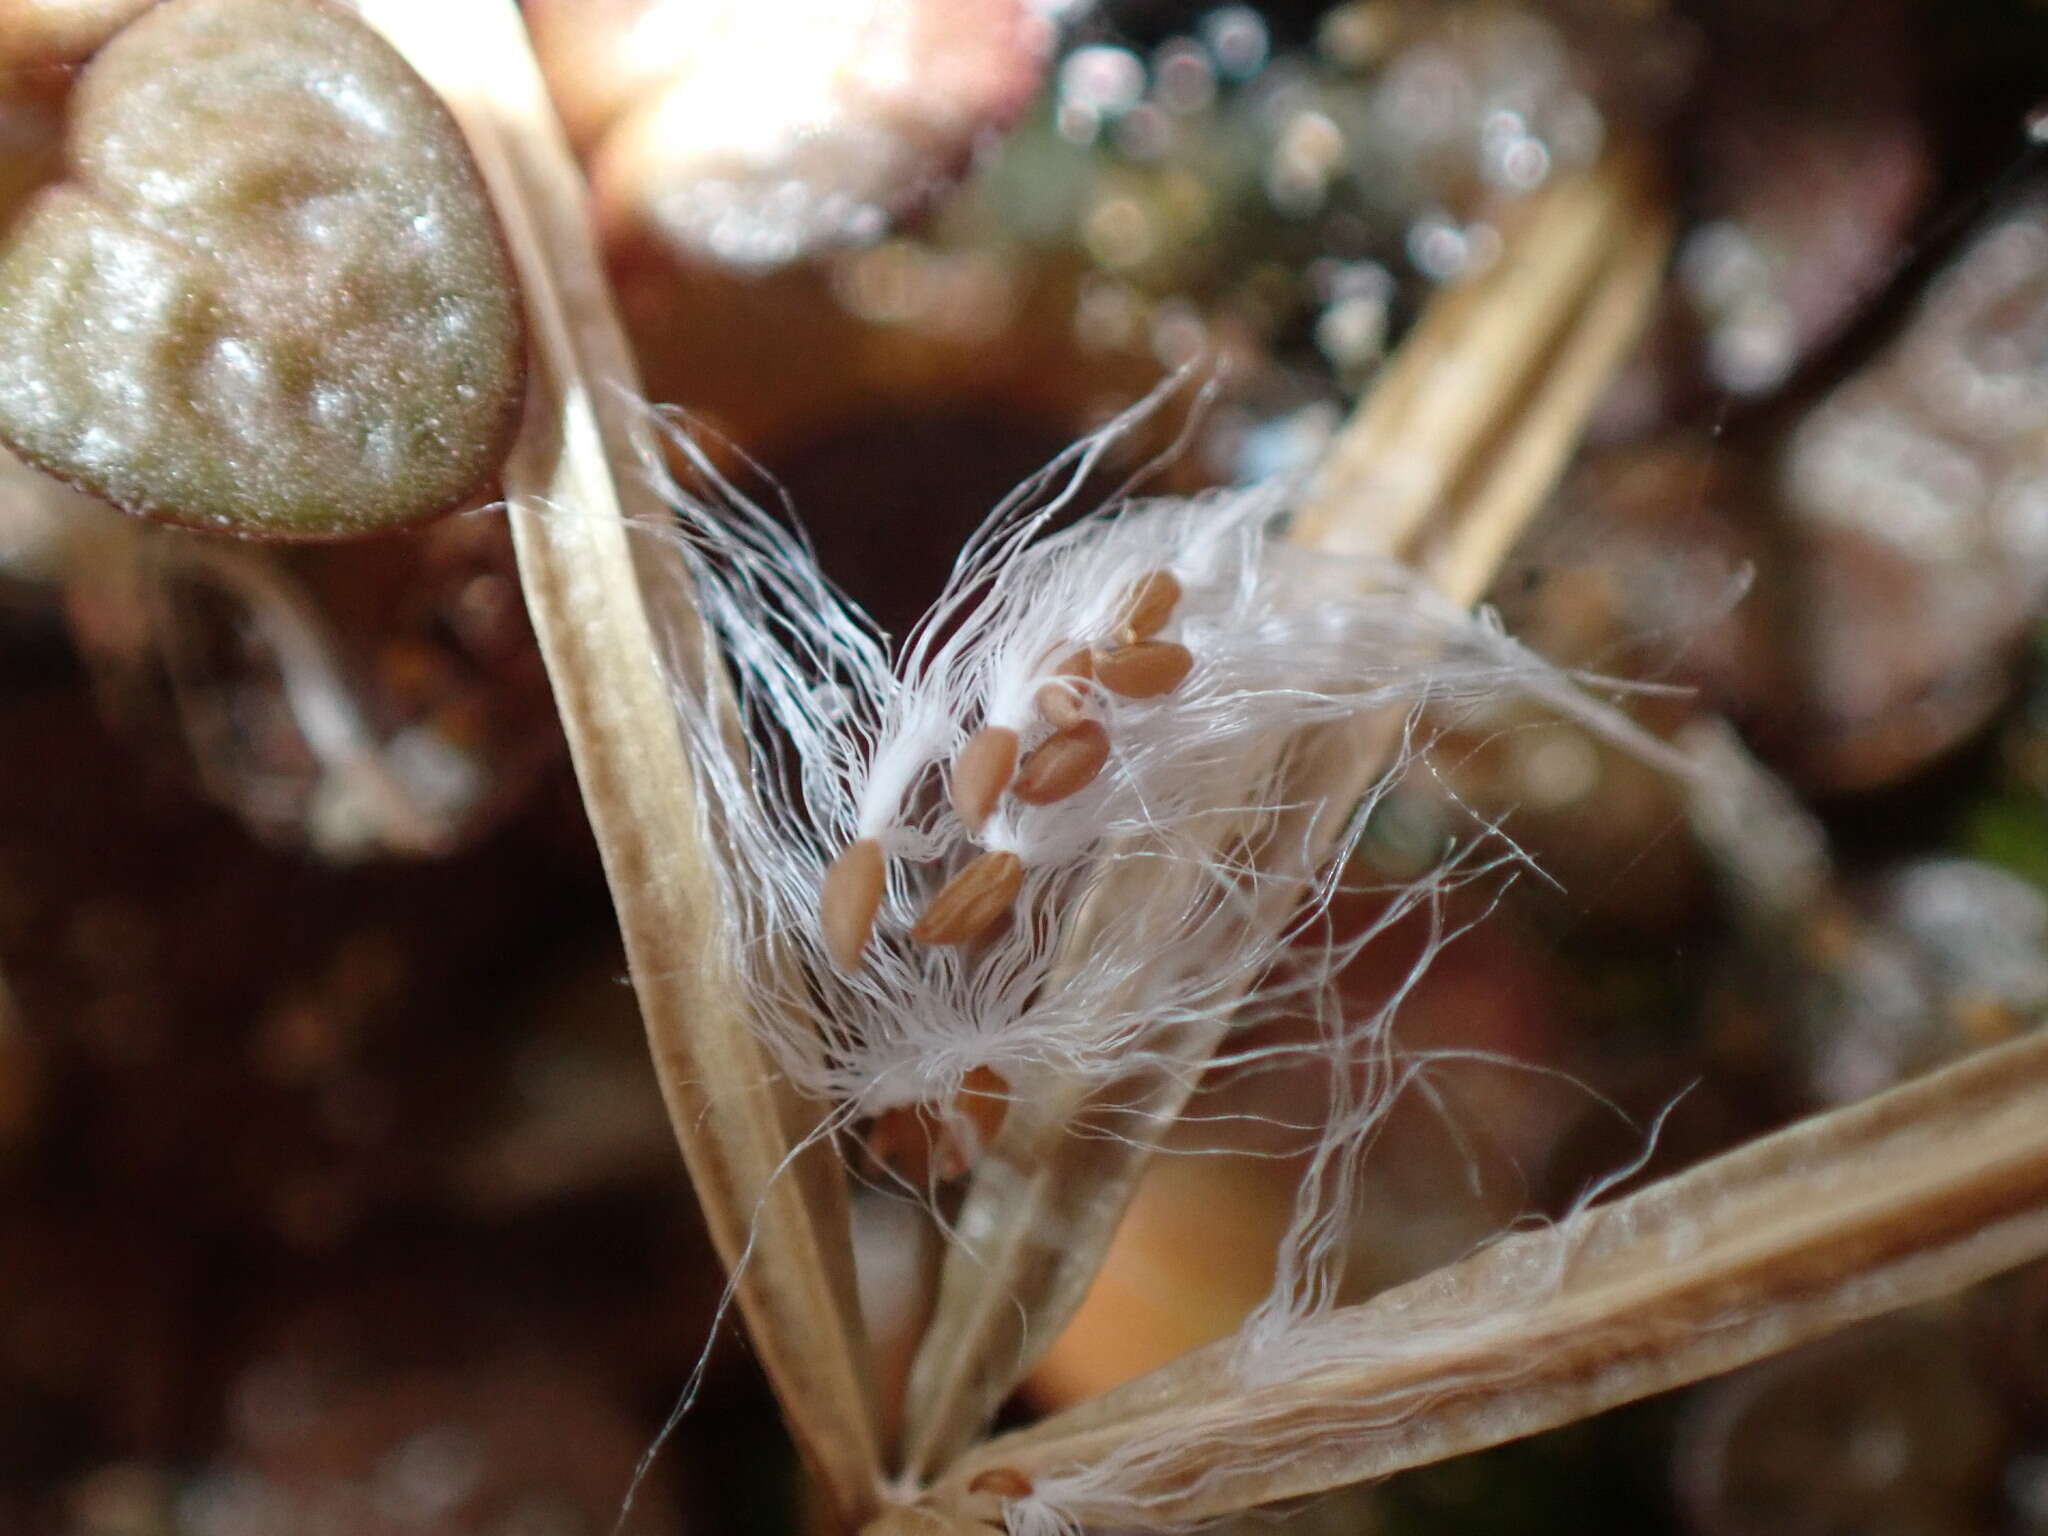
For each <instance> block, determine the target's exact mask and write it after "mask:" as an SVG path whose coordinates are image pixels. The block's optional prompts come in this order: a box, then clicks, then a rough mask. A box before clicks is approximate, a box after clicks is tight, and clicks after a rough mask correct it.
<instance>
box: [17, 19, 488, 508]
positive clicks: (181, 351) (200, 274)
mask: <svg viewBox="0 0 2048 1536" xmlns="http://www.w3.org/2000/svg"><path fill="white" fill-rule="evenodd" d="M72 113H73V115H72V121H71V125H70V134H69V138H68V141H67V150H68V156H69V175H68V177H67V178H66V179H65V180H63V181H60V182H59V183H57V184H55V185H53V186H51V187H49V188H47V189H46V190H45V191H43V192H42V193H41V194H39V196H38V198H37V200H36V201H35V202H34V203H33V204H32V205H31V207H30V208H29V209H28V211H27V212H26V213H25V214H24V215H23V216H22V217H21V218H20V219H19V220H18V221H17V222H16V223H15V225H14V226H13V227H12V229H11V230H10V232H9V238H8V240H7V243H6V245H5V247H4V248H0V439H4V440H5V441H7V442H9V443H11V444H12V445H13V446H14V447H15V448H16V450H17V451H18V452H20V453H21V454H22V456H23V457H25V458H28V459H30V460H31V461H33V462H34V463H36V464H38V465H40V466H41V467H43V468H45V469H47V470H50V471H52V472H54V473H56V474H58V475H61V476H63V477H64V478H65V479H68V480H71V481H73V482H75V483H76V484H78V485H80V486H82V487H84V488H85V489H87V490H90V491H92V492H94V493H95V494H97V495H100V496H103V497H105V498H106V499H107V500H109V501H112V502H113V503H115V504H116V505H117V506H121V507H123V508H126V509H127V510H129V511H131V512H137V513H141V514H143V515H146V516H150V517H156V518H159V519H162V520H165V521H169V522H176V523H185V524H190V525H193V526H199V527H207V528H214V529H219V530H224V531H228V532H234V533H241V534H246V535H252V536H260V537H267V538H288V539H318V538H338V537H346V536H350V535H355V534H363V533H370V532H375V531H377V530H380V529H385V528H391V527H397V526H402V525H405V524H408V523H414V522H418V521H420V520H421V519H423V518H427V517H431V516H433V515H435V514H436V513H440V512H446V511H449V510H452V509H453V508H455V507H457V506H460V505H462V504H463V503H464V502H466V501H469V500H471V499H473V498H474V497H475V496H476V495H477V494H478V493H479V492H481V491H482V490H483V489H484V488H485V487H486V486H487V485H488V484H489V483H490V482H491V479H492V477H493V475H494V473H495V471H496V468H497V466H498V464H499V462H500V461H501V460H502V459H503V457H504V455H505V453H506V451H507V449H508V447H509V443H510V438H511V434H512V431H513V429H514V426H515V424H516V419H517V416H518V410H519V405H520V401H521V398H522V394H523V385H524V367H525V338H524V332H523V325H522V320H521V314H520V307H519V299H518V292H517V288H516V285H515V282H514V279H513V276H512V273H511V269H510V264H509V261H508V259H507V256H506V253H505V246H504V241H503V238H502V236H501V234H500V232H499V230H498V227H497V224H496V222H495V218H494V216H493V214H492V212H491V209H490V204H489V202H488V200H487V199H486V196H485V193H484V190H483V186H482V183H481V181H480V179H479V177H478V175H477V172H476V168H475V165H474V163H473V161H472V160H471V159H470V156H469V150H468V147H467V145H465V144H464V142H463V140H462V136H461V134H460V131H459V130H458V129H457V128H456V125H455V122H454V120H453V119H452V118H451V117H450V116H449V114H448V112H447V110H446V109H445V108H444V107H443V106H442V105H441V103H440V101H439V100H438V99H437V98H436V97H435V96H434V94H433V92H432V91H431V90H430V89H429V88H428V87H427V85H426V84H425V82H423V81H422V80H420V78H419V77H418V76H417V75H415V74H414V73H413V72H412V70H411V68H410V67H409V66H408V65H407V64H406V63H405V61H404V60H403V59H401V58H400V57H399V56H398V54H397V53H396V52H395V51H394V50H393V49H392V48H391V47H390V45H389V44H387V43H386V42H385V41H384V40H383V39H382V38H381V37H379V36H378V35H377V34H376V33H375V32H373V31H372V30H371V29H370V28H369V27H368V26H367V25H365V24H364V23H363V22H362V21H360V20H358V19H357V18H356V17H355V16H353V15H352V14H350V13H348V12H346V11H344V10H342V9H340V8H339V7H337V6H335V5H332V4H329V3H328V0H165V3H163V4H162V5H159V6H158V7H157V8H156V9H154V10H152V11H150V12H148V13H147V14H146V15H144V16H143V17H142V18H141V19H140V20H138V21H136V22H135V23H134V24H133V25H131V26H130V27H128V28H127V29H126V30H125V31H124V32H122V33H121V34H120V35H119V36H118V37H116V38H115V39H114V40H113V41H112V42H111V43H109V44H108V45H107V47H106V48H105V49H104V50H102V51H101V52H100V53H99V54H98V55H97V56H95V58H94V59H93V61H92V63H91V64H90V65H89V66H88V67H87V69H86V71H85V73H84V75H83V77H82V78H81V80H80V83H79V86H78V90H77V94H76V97H75V99H74V102H73V108H72Z"/></svg>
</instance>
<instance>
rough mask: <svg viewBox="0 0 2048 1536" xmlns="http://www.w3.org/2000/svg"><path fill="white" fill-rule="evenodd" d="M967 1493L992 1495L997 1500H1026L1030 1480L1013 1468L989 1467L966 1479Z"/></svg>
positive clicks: (1029, 1495) (1029, 1494) (1029, 1489)
mask: <svg viewBox="0 0 2048 1536" xmlns="http://www.w3.org/2000/svg"><path fill="white" fill-rule="evenodd" d="M967 1491H968V1492H969V1493H992V1494H994V1495H995V1496H996V1497H997V1498H999V1499H1028V1498H1029V1497H1031V1479H1030V1478H1028V1477H1026V1476H1025V1475H1024V1474H1023V1473H1022V1472H1019V1471H1018V1470H1017V1469H1016V1468H1015V1467H990V1468H989V1469H988V1470H987V1471H985V1472H977V1473H975V1474H974V1476H973V1477H971V1478H969V1479H968V1482H967Z"/></svg>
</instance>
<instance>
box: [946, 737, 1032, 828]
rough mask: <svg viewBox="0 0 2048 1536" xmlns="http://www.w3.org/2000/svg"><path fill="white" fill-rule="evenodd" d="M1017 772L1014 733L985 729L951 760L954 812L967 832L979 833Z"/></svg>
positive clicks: (968, 740) (968, 739) (969, 738)
mask: <svg viewBox="0 0 2048 1536" xmlns="http://www.w3.org/2000/svg"><path fill="white" fill-rule="evenodd" d="M1016 771H1017V733H1016V732H1015V731H1013V730H1011V729H1010V728H1009V727H1008V726H1004V725H985V726H983V727H982V728H981V729H980V730H978V731H976V732H975V733H974V734H973V735H972V736H970V737H968V738H967V745H966V746H964V747H962V748H961V749H960V755H959V756H958V757H956V758H954V759H953V784H952V790H953V809H954V810H955V811H957V812H959V814H960V819H961V821H963V822H965V823H966V825H967V830H968V831H970V832H979V831H980V830H981V828H982V823H984V822H985V821H987V820H988V818H989V814H990V813H991V812H992V811H994V810H995V808H996V802H997V801H998V800H1000V799H1002V797H1003V791H1004V790H1006V789H1008V788H1009V787H1010V778H1011V775H1013V774H1015V773H1016Z"/></svg>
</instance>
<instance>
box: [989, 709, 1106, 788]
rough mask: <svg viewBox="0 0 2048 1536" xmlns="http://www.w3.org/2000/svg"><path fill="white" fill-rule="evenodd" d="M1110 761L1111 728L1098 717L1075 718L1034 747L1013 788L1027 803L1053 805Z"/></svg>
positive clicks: (1093, 776)
mask: <svg viewBox="0 0 2048 1536" xmlns="http://www.w3.org/2000/svg"><path fill="white" fill-rule="evenodd" d="M1108 761H1109V732H1108V731H1106V730H1104V729H1103V728H1102V722H1101V721H1099V720H1076V721H1075V722H1074V723H1073V724H1072V725H1067V726H1062V727H1061V728H1060V729H1059V730H1057V731H1054V732H1053V733H1052V734H1051V735H1050V736H1048V737H1046V738H1045V740H1043V741H1041V742H1040V743H1039V744H1038V745H1037V746H1036V747H1034V748H1032V749H1031V755H1030V756H1029V757H1027V758H1025V759H1024V764H1023V766H1022V767H1021V768H1019V769H1018V770H1017V777H1016V778H1015V780H1013V781H1012V782H1011V785H1010V790H1011V792H1012V793H1013V794H1015V795H1016V797H1017V798H1018V799H1019V800H1022V801H1023V802H1024V803H1025V804H1026V805H1051V804H1052V803H1053V802H1054V801H1055V800H1064V799H1066V798H1067V796H1069V795H1071V794H1073V793H1074V792H1075V791H1076V790H1078V789H1085V788H1086V787H1087V786H1088V785H1089V784H1090V783H1092V782H1094V779H1095V775H1097V774H1098V773H1100V772H1102V765H1103V764H1104V763H1106V762H1108Z"/></svg>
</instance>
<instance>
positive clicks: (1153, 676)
mask: <svg viewBox="0 0 2048 1536" xmlns="http://www.w3.org/2000/svg"><path fill="white" fill-rule="evenodd" d="M1194 665H1195V658H1194V657H1193V656H1192V655H1190V654H1189V652H1188V648H1187V647H1186V646H1184V645H1175V644H1174V643H1173V642H1172V641H1171V640H1140V641H1139V642H1138V643H1137V644H1135V645H1120V646H1118V647H1117V648H1116V649H1115V650H1113V651H1097V652H1096V653H1095V676H1096V679H1097V681H1099V682H1100V683H1101V684H1102V686H1103V687H1105V688H1107V689H1108V690H1109V691H1110V692H1111V693H1116V694H1121V695H1123V697H1125V698H1127V699H1156V698H1158V697H1159V696H1160V695H1161V694H1163V693H1171V692H1173V690H1174V689H1176V688H1178V687H1179V686H1180V685H1181V684H1182V683H1183V682H1185V681H1186V680H1187V675H1188V673H1189V671H1190V670H1191V669H1192V668H1193V667H1194Z"/></svg>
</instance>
